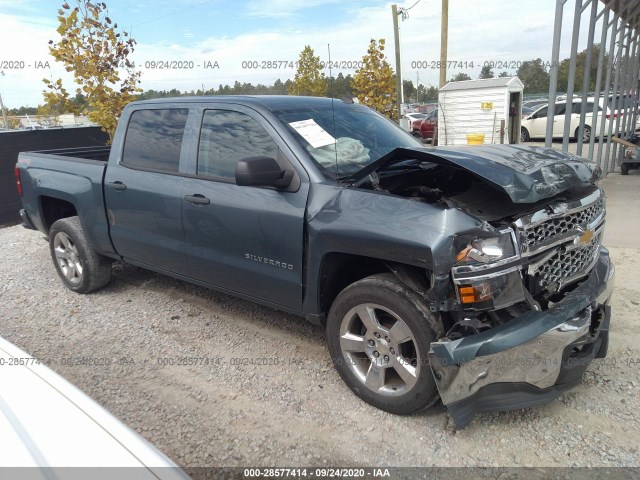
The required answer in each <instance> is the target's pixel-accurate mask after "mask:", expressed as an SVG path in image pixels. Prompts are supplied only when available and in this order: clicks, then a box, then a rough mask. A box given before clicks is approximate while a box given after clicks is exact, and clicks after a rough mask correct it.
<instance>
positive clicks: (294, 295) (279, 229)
mask: <svg viewBox="0 0 640 480" xmlns="http://www.w3.org/2000/svg"><path fill="white" fill-rule="evenodd" d="M193 154H194V157H193V158H192V160H191V162H190V165H191V168H192V170H191V173H192V175H189V176H188V178H185V179H184V183H183V185H182V209H183V224H184V231H185V240H186V248H187V260H188V264H189V271H190V275H191V276H192V277H193V278H195V279H197V280H199V281H203V282H206V283H208V284H211V285H215V286H217V287H221V288H223V289H226V290H229V291H231V292H235V293H239V294H242V295H246V296H249V297H252V298H257V299H261V300H263V301H266V302H269V303H273V304H277V305H280V306H284V307H288V308H291V309H295V310H300V309H301V308H302V278H303V253H304V251H303V247H304V212H305V208H306V202H307V194H308V180H307V177H306V174H305V172H304V170H303V169H302V168H301V167H300V166H299V164H297V162H296V161H295V157H294V156H293V154H292V152H290V151H289V149H288V146H287V145H286V143H285V142H284V141H283V140H282V139H281V138H280V136H279V135H278V133H277V131H276V130H275V129H274V128H273V126H272V125H271V124H270V123H269V121H268V120H267V119H266V118H265V117H264V116H262V115H261V114H259V113H258V112H256V111H254V110H252V109H250V108H248V107H244V106H239V105H238V106H234V105H228V104H224V105H223V104H220V105H212V106H211V107H209V108H206V109H203V110H202V112H201V131H200V135H199V139H198V148H197V151H196V149H194V151H193ZM256 156H267V157H272V158H275V159H276V160H277V161H278V163H279V164H280V166H281V167H283V168H284V169H288V170H293V171H294V172H295V175H294V180H293V182H292V184H291V186H290V187H288V188H286V189H276V188H274V187H255V186H238V185H236V182H235V170H236V165H237V163H238V160H241V159H243V158H247V157H256Z"/></svg>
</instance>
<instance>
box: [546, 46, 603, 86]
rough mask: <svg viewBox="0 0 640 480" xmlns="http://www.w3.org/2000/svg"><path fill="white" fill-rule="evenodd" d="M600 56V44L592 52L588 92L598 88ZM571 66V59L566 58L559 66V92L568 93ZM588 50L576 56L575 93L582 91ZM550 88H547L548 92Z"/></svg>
mask: <svg viewBox="0 0 640 480" xmlns="http://www.w3.org/2000/svg"><path fill="white" fill-rule="evenodd" d="M599 55H600V44H596V45H594V46H593V48H592V50H591V68H590V69H589V86H588V88H587V90H594V89H595V88H596V75H597V74H598V56H599ZM607 61H608V55H607V54H605V57H604V65H606V64H607ZM569 64H570V59H568V58H565V59H564V60H562V62H560V65H559V66H558V91H561V92H566V91H567V89H568V87H569ZM586 64H587V50H586V49H585V50H583V51H582V52H580V53H578V55H577V56H576V76H575V83H574V91H581V90H582V78H583V75H584V69H585V67H586V66H587V65H586ZM548 89H549V86H547V90H548Z"/></svg>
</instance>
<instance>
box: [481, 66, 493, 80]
mask: <svg viewBox="0 0 640 480" xmlns="http://www.w3.org/2000/svg"><path fill="white" fill-rule="evenodd" d="M494 77H495V75H494V73H493V70H491V65H483V67H482V70H480V76H479V77H478V78H494Z"/></svg>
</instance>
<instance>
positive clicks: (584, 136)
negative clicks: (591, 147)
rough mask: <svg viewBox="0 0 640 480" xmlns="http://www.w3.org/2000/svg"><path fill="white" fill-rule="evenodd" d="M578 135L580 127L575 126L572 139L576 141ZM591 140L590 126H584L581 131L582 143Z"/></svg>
mask: <svg viewBox="0 0 640 480" xmlns="http://www.w3.org/2000/svg"><path fill="white" fill-rule="evenodd" d="M578 135H580V127H578V128H576V131H575V133H574V135H573V139H574V140H575V141H576V142H577V141H578ZM589 140H591V127H590V126H589V125H585V126H584V132H583V133H582V143H589Z"/></svg>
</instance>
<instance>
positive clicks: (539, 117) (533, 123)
mask: <svg viewBox="0 0 640 480" xmlns="http://www.w3.org/2000/svg"><path fill="white" fill-rule="evenodd" d="M593 103H594V99H593V98H589V99H587V113H586V115H585V120H584V134H583V135H582V141H583V142H588V141H589V139H590V137H591V125H593ZM581 106H582V100H581V99H573V102H571V125H570V127H569V132H570V134H571V135H572V138H573V139H574V140H575V139H577V138H578V131H579V127H580V107H581ZM566 108H567V102H566V100H561V101H557V102H556V105H555V113H554V115H553V138H562V136H563V135H564V122H565V111H566ZM598 112H599V113H598V115H601V114H602V100H600V101H599V102H598ZM547 118H548V106H547V105H545V106H543V107H541V108H539V109H538V110H536V111H535V112H533V113H532V114H530V115H527V116H526V117H524V118H523V119H522V121H521V129H520V141H521V142H528V141H529V140H531V139H532V138H545V136H546V133H547ZM606 118H607V119H609V118H616V115H612V114H611V110H610V109H609V108H608V107H607V113H606Z"/></svg>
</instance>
